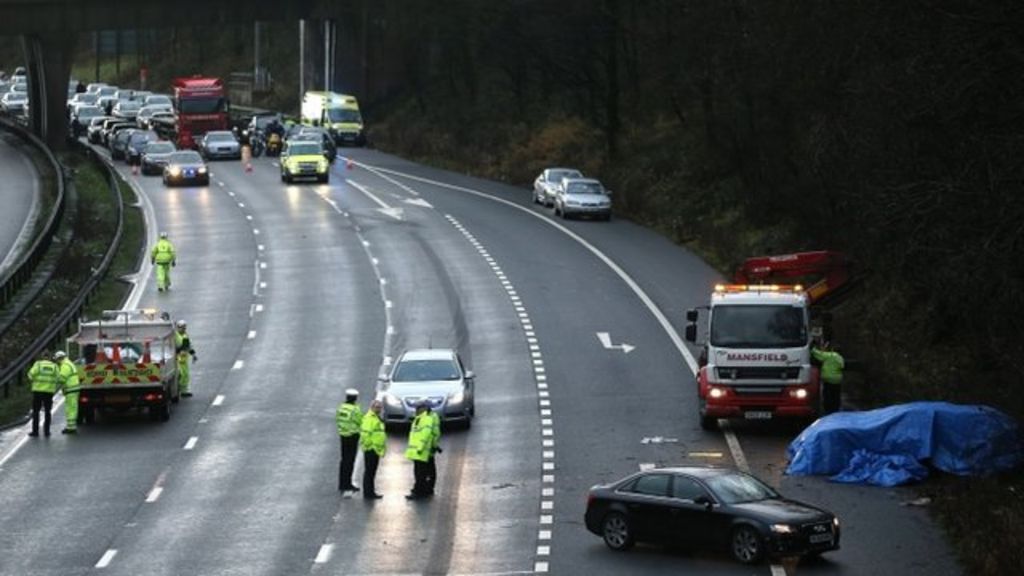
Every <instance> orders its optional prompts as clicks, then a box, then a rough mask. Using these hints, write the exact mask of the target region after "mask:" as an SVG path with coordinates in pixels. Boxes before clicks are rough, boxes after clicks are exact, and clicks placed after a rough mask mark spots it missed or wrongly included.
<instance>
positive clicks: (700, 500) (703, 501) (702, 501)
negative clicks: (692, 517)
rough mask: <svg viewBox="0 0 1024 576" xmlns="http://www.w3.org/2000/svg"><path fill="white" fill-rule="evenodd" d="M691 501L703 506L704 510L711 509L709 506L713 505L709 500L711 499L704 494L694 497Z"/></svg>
mask: <svg viewBox="0 0 1024 576" xmlns="http://www.w3.org/2000/svg"><path fill="white" fill-rule="evenodd" d="M693 503H694V504H696V505H698V506H703V507H704V509H705V510H711V507H712V506H714V503H712V502H711V499H710V498H708V497H707V496H704V495H701V496H697V497H696V498H694V499H693Z"/></svg>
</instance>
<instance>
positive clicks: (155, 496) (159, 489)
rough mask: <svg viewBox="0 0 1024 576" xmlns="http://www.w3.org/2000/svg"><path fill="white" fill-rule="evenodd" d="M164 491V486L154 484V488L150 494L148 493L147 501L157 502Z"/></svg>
mask: <svg viewBox="0 0 1024 576" xmlns="http://www.w3.org/2000/svg"><path fill="white" fill-rule="evenodd" d="M163 492H164V488H163V486H154V487H153V489H152V490H150V491H149V494H147V495H146V502H149V503H150V504H152V503H153V502H156V501H157V500H159V499H160V495H161V494H163Z"/></svg>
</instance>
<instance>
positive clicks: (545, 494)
mask: <svg viewBox="0 0 1024 576" xmlns="http://www.w3.org/2000/svg"><path fill="white" fill-rule="evenodd" d="M378 175H379V174H378ZM380 176H381V177H382V178H385V179H386V180H389V181H390V179H389V178H387V177H385V176H382V175H380ZM445 218H446V219H447V220H448V222H450V223H451V225H452V226H454V227H455V229H456V230H458V231H459V232H460V233H461V234H462V235H463V236H464V237H465V238H466V239H467V240H469V243H470V244H471V245H472V246H473V247H475V248H476V249H477V252H479V254H480V256H481V257H482V258H483V260H484V262H486V263H487V264H488V265H489V266H490V268H491V271H493V272H494V275H495V277H496V278H497V279H498V281H499V282H500V283H501V285H502V286H503V287H504V288H505V290H506V293H507V294H508V296H509V302H510V303H511V304H512V308H513V310H515V313H516V317H517V318H518V319H519V321H520V323H521V324H522V327H523V335H524V337H525V338H526V339H527V342H528V347H529V350H530V364H531V366H532V367H533V372H534V378H535V379H536V384H537V396H538V399H539V410H540V415H541V427H542V428H541V436H542V440H541V442H542V445H543V446H544V448H552V447H553V446H554V445H555V441H554V439H553V438H552V436H554V433H555V431H554V429H553V428H552V426H553V420H552V418H551V408H550V405H551V402H550V401H549V400H547V399H546V398H547V396H548V391H547V387H548V384H547V375H546V374H545V373H544V372H545V369H544V360H543V359H542V358H543V354H542V353H541V351H540V345H539V344H538V341H537V337H536V336H537V334H536V333H535V332H534V331H533V324H532V323H531V322H530V315H529V313H528V312H527V311H526V307H525V306H524V305H523V302H522V299H521V298H520V297H519V296H518V294H517V293H516V291H515V288H513V286H512V283H511V282H509V280H508V277H507V276H506V275H505V273H504V272H503V271H502V269H501V267H500V266H498V263H497V262H496V261H495V259H494V257H493V256H491V254H490V252H488V251H487V248H485V247H484V246H483V245H482V244H480V242H479V241H478V240H477V239H476V237H474V236H473V234H472V233H471V232H470V231H469V230H467V229H466V227H465V226H463V225H462V223H460V222H459V221H458V220H456V219H455V218H454V217H452V216H451V215H450V214H445ZM554 458H555V451H554V450H543V451H542V452H541V459H542V462H541V483H542V484H553V483H554V481H555V476H554V474H553V473H552V472H554V470H555V462H554ZM554 493H555V489H554V487H553V486H544V487H543V488H542V489H541V502H540V512H541V514H540V523H541V524H542V525H544V524H552V523H553V521H554V508H555V502H554V500H553V499H552V497H553V496H554ZM537 540H538V542H544V544H539V543H538V545H537V553H536V558H535V561H534V566H533V571H534V573H546V572H548V570H549V566H548V563H547V562H546V561H545V560H544V559H545V558H547V557H548V556H550V555H551V545H550V541H551V530H541V531H540V533H539V534H538V537H537Z"/></svg>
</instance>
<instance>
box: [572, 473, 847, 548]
mask: <svg viewBox="0 0 1024 576" xmlns="http://www.w3.org/2000/svg"><path fill="white" fill-rule="evenodd" d="M584 518H585V521H586V525H587V529H588V530H590V531H591V532H593V533H594V534H597V535H598V536H601V537H602V538H603V539H604V542H605V544H607V545H608V547H609V548H612V549H614V550H627V549H629V548H630V547H632V546H633V544H635V543H636V542H656V543H664V544H681V545H687V546H692V547H694V548H699V549H711V550H723V551H728V552H729V553H731V554H732V557H733V558H735V559H736V560H738V561H740V562H743V563H745V564H754V563H757V562H760V561H761V560H762V559H764V558H765V557H766V556H773V557H781V556H804V555H817V554H821V553H822V552H828V551H831V550H837V549H838V548H839V520H838V519H837V518H836V516H835V515H834V514H832V513H831V512H827V511H825V510H822V509H820V508H815V507H814V506H810V505H808V504H804V503H802V502H797V501H795V500H788V499H786V498H783V497H782V496H780V495H779V494H778V492H776V491H775V490H773V489H772V488H771V487H769V486H768V485H767V484H765V483H764V482H761V481H760V480H758V479H757V478H754V477H753V476H751V475H749V474H744V473H742V472H738V471H735V470H730V469H725V468H697V467H692V468H689V467H688V468H662V469H653V470H647V471H644V472H640V473H637V474H633V475H631V476H628V477H626V478H624V479H622V480H619V481H618V482H613V483H611V484H605V485H600V486H594V487H593V488H591V489H590V492H589V493H588V495H587V511H586V515H585V517H584Z"/></svg>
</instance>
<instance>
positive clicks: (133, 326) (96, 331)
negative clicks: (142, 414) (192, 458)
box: [67, 309, 180, 424]
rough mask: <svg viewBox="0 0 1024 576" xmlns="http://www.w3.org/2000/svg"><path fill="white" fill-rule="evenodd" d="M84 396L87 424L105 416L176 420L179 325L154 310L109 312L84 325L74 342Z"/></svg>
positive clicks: (73, 353) (83, 415)
mask: <svg viewBox="0 0 1024 576" xmlns="http://www.w3.org/2000/svg"><path fill="white" fill-rule="evenodd" d="M67 352H68V357H69V358H75V359H76V364H77V365H78V377H79V380H80V382H81V386H82V391H81V394H80V395H79V398H78V402H79V415H80V417H81V418H82V420H83V421H84V422H86V423H90V424H91V423H92V422H94V421H95V419H96V416H97V414H98V413H99V412H101V411H118V412H126V411H128V410H131V409H138V410H140V411H147V412H148V414H149V416H150V417H151V418H152V419H153V420H156V421H160V422H166V421H167V420H169V419H170V417H171V405H172V404H176V403H177V402H178V400H179V398H180V394H179V392H178V364H177V362H176V360H175V342H174V324H173V323H172V322H171V319H170V316H169V315H168V314H167V313H166V312H159V311H157V310H154V309H145V310H108V311H104V312H103V313H102V315H101V316H100V318H99V319H98V320H94V321H81V322H79V324H78V331H77V332H76V333H75V334H74V335H72V336H71V337H69V338H68V340H67Z"/></svg>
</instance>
